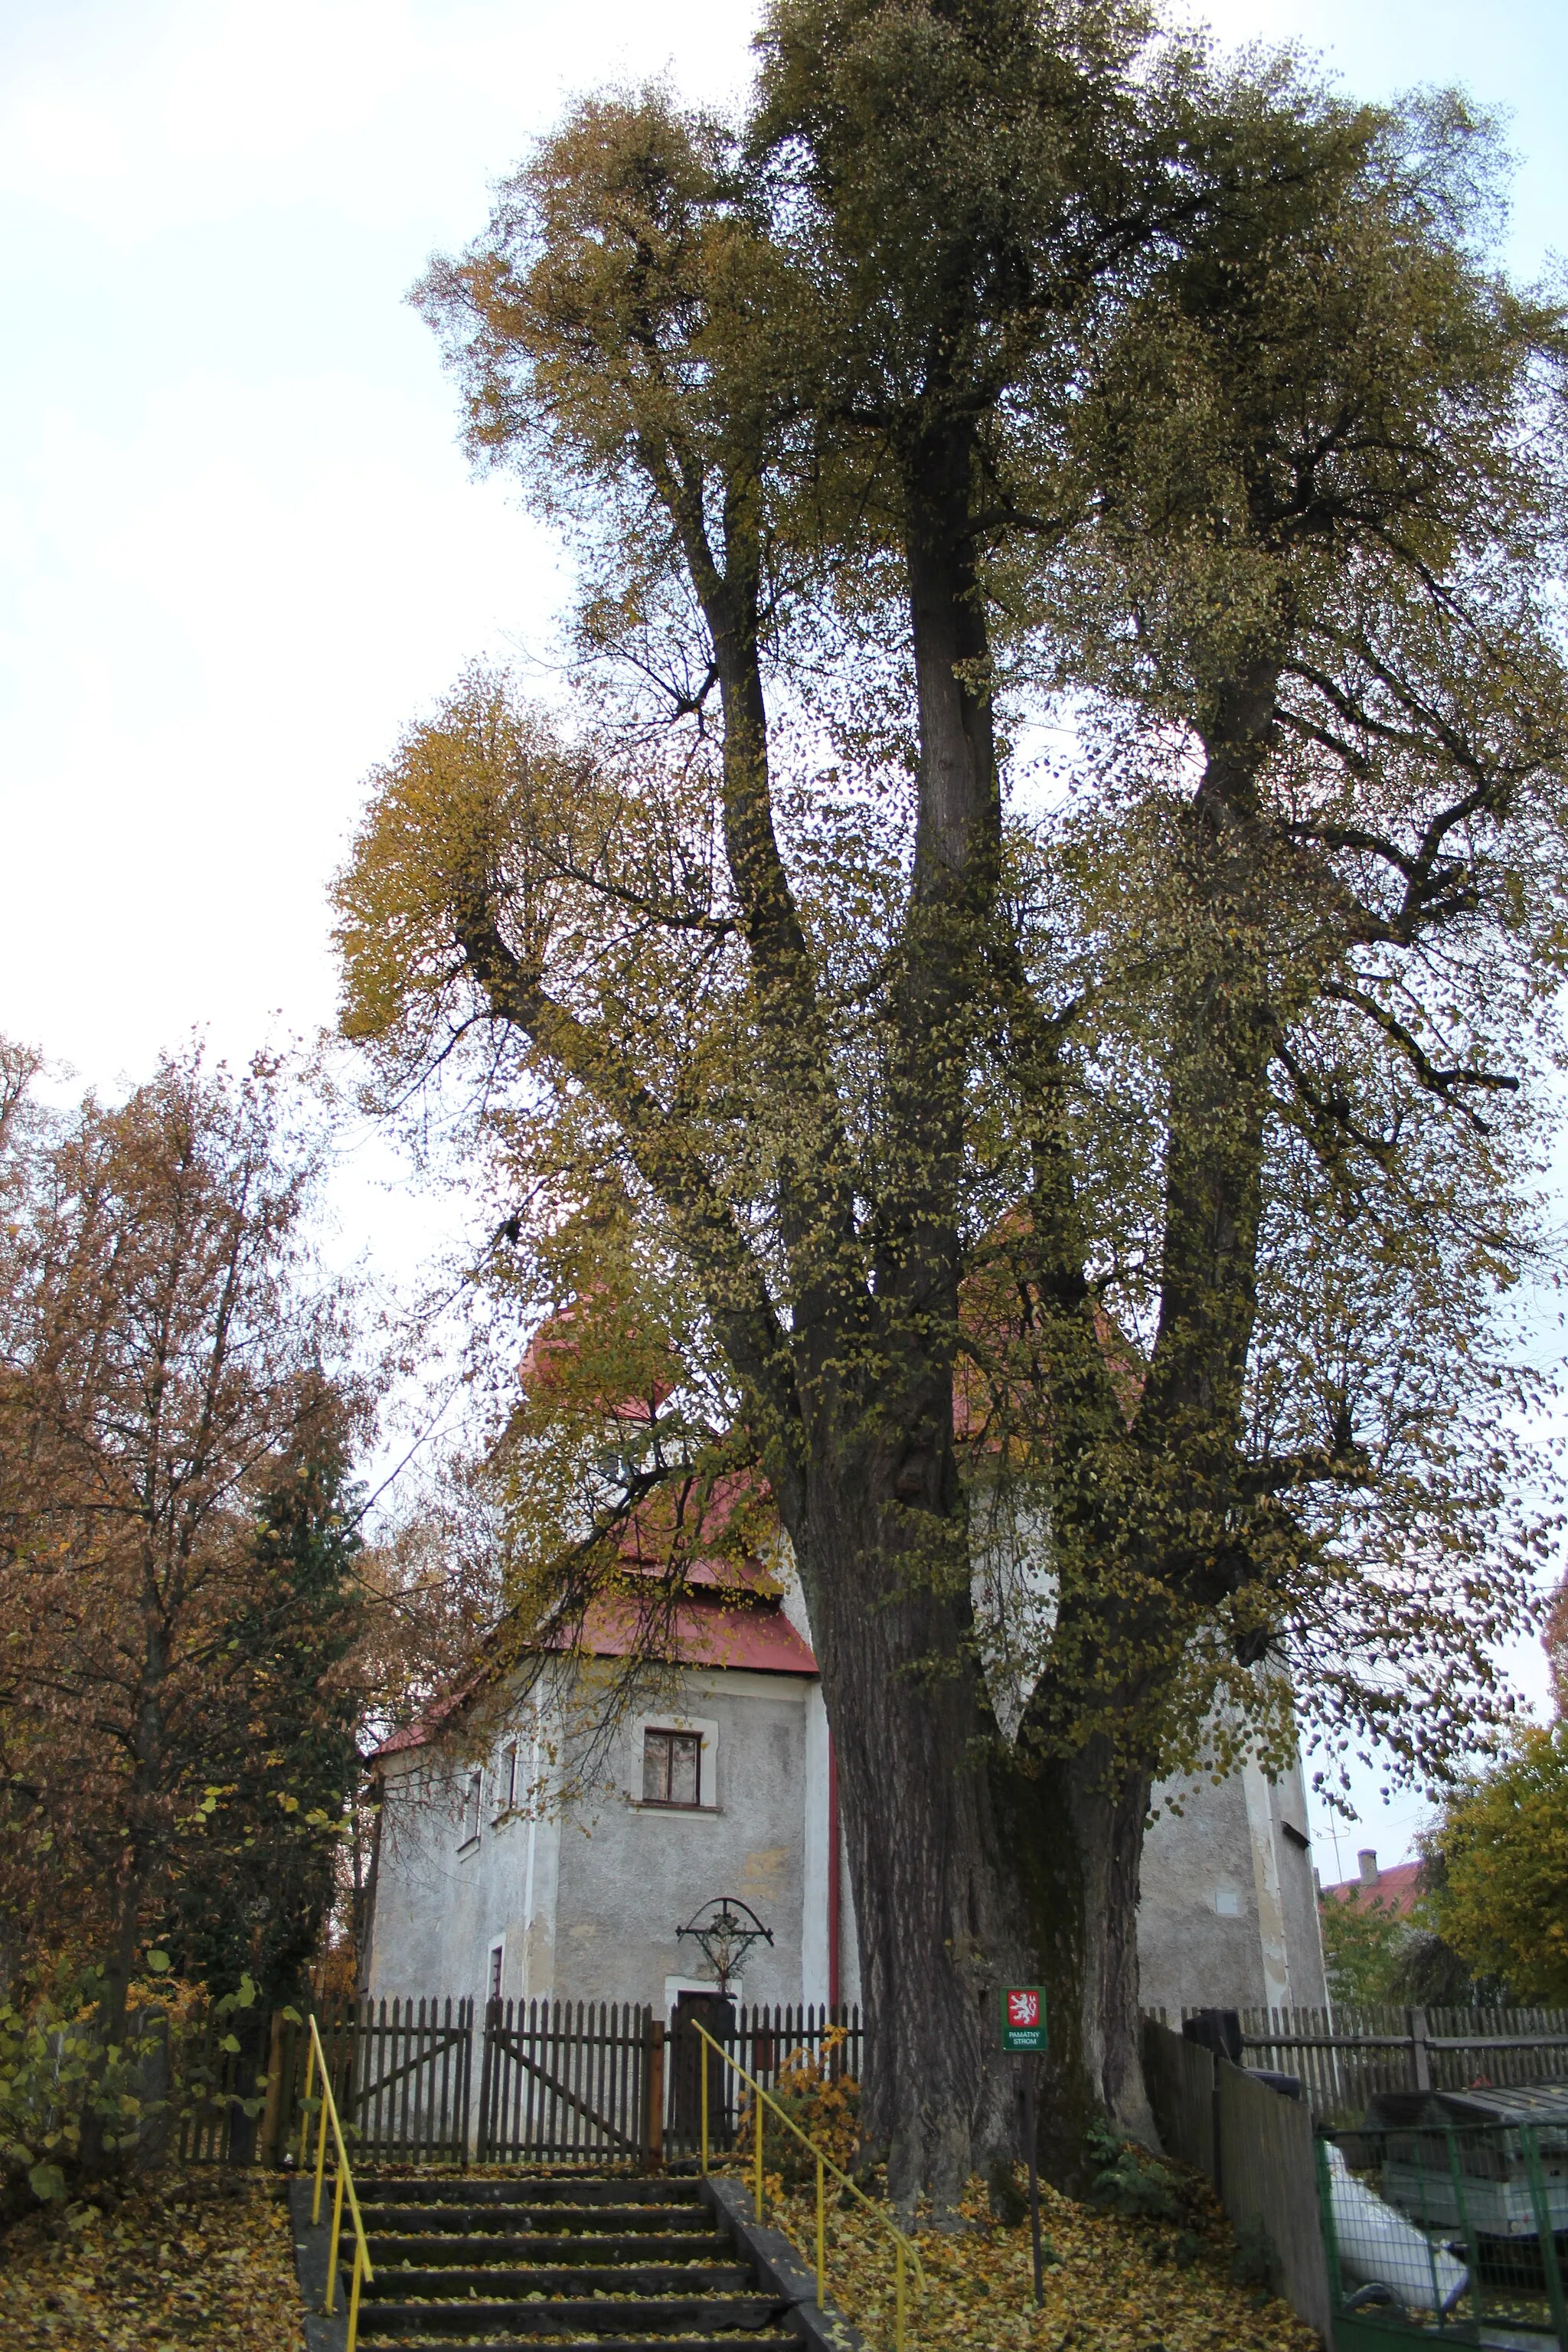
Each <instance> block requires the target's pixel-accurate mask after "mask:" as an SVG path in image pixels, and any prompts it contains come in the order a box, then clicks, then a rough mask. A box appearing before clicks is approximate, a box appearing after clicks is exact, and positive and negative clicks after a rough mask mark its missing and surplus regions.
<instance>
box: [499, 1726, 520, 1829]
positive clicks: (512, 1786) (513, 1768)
mask: <svg viewBox="0 0 1568 2352" xmlns="http://www.w3.org/2000/svg"><path fill="white" fill-rule="evenodd" d="M522 1770H523V1762H522V1742H521V1739H509V1740H508V1741H507V1743H506V1746H505V1747H504V1748H502V1749H501V1752H500V1770H499V1771H498V1772H497V1774H496V1801H495V1811H494V1812H493V1814H492V1816H491V1820H492V1823H493V1824H494V1825H497V1826H499V1824H500V1822H507V1821H510V1819H511V1816H512V1814H513V1813H514V1812H515V1811H517V1784H518V1781H519V1780H520V1779H521V1775H522ZM503 1784H504V1786H505V1789H506V1796H505V1798H504V1800H503V1798H502V1796H501V1789H502V1786H503Z"/></svg>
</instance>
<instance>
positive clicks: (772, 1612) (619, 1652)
mask: <svg viewBox="0 0 1568 2352" xmlns="http://www.w3.org/2000/svg"><path fill="white" fill-rule="evenodd" d="M637 1613H638V1612H637V1605H636V1603H635V1602H633V1601H626V1600H622V1599H619V1598H616V1599H605V1600H603V1601H594V1602H593V1603H591V1605H590V1607H589V1609H588V1612H587V1614H586V1616H585V1618H584V1622H583V1634H582V1647H583V1648H584V1650H586V1651H587V1653H588V1654H589V1655H590V1656H591V1657H595V1658H625V1657H629V1656H630V1654H631V1653H632V1650H633V1648H634V1647H635V1645H636V1634H637ZM671 1630H672V1632H673V1633H674V1636H675V1639H674V1642H673V1643H672V1644H671V1648H672V1650H673V1653H674V1659H675V1663H677V1664H680V1665H683V1666H721V1667H733V1668H736V1669H740V1668H742V1667H743V1668H744V1669H745V1670H746V1671H747V1672H748V1673H750V1674H753V1675H814V1674H816V1659H815V1658H814V1657H813V1655H812V1654H811V1651H810V1649H809V1647H808V1646H807V1644H806V1643H805V1642H804V1641H803V1640H802V1639H801V1637H800V1635H799V1634H798V1633H796V1632H795V1627H794V1626H793V1625H792V1624H791V1623H790V1622H789V1619H788V1618H787V1617H786V1616H785V1615H784V1611H783V1610H782V1609H780V1608H779V1607H778V1606H777V1604H776V1603H775V1604H774V1605H773V1607H771V1608H770V1607H766V1606H764V1607H763V1608H760V1609H758V1608H739V1609H732V1608H730V1607H728V1606H727V1605H726V1604H724V1603H723V1602H720V1603H717V1604H715V1603H714V1602H712V1601H677V1602H676V1604H675V1609H674V1612H673V1622H672V1628H671Z"/></svg>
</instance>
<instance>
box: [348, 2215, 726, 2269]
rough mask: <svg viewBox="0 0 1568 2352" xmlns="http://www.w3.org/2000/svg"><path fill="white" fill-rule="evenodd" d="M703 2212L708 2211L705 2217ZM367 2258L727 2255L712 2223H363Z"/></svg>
mask: <svg viewBox="0 0 1568 2352" xmlns="http://www.w3.org/2000/svg"><path fill="white" fill-rule="evenodd" d="M704 2218H707V2217H704ZM365 2234H366V2236H367V2237H368V2238H369V2240H370V2258H371V2261H372V2262H373V2263H374V2264H375V2267H376V2268H377V2270H379V2269H380V2268H381V2265H382V2264H383V2263H426V2264H432V2263H463V2262H468V2260H470V2258H471V2259H472V2260H473V2261H475V2262H481V2263H494V2262H500V2261H502V2260H506V2261H510V2262H514V2263H527V2262H550V2263H709V2262H715V2263H721V2262H725V2261H727V2260H729V2259H730V2258H731V2244H730V2241H729V2239H728V2238H725V2237H722V2236H721V2234H720V2232H719V2231H717V2230H715V2229H713V2228H712V2227H711V2225H710V2227H709V2228H708V2229H707V2230H706V2231H701V2230H692V2231H689V2232H688V2233H687V2234H686V2235H685V2236H684V2237H681V2236H677V2235H675V2234H673V2233H671V2234H669V2235H663V2234H659V2235H656V2234H655V2233H654V2231H651V2230H650V2231H647V2232H646V2233H642V2234H639V2233H637V2231H630V2232H628V2233H627V2234H626V2236H625V2237H610V2236H608V2235H605V2236H600V2235H599V2233H598V2232H597V2231H594V2232H592V2233H589V2232H586V2231H584V2233H583V2234H582V2235H578V2234H577V2233H576V2232H571V2233H567V2232H565V2231H563V2232H561V2233H560V2234H557V2233H555V2232H553V2231H540V2232H538V2233H531V2234H529V2235H527V2236H524V2237H519V2236H512V2235H509V2234H508V2233H507V2232H506V2231H501V2230H495V2231H490V2230H454V2231H449V2232H443V2233H441V2234H439V2235H437V2233H436V2232H434V2231H431V2232H429V2233H426V2231H422V2230H414V2231H405V2232H398V2233H394V2232H392V2231H385V2232H383V2231H378V2230H375V2229H374V2228H367V2230H366V2232H365Z"/></svg>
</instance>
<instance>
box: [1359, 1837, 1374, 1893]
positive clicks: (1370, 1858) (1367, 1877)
mask: <svg viewBox="0 0 1568 2352" xmlns="http://www.w3.org/2000/svg"><path fill="white" fill-rule="evenodd" d="M1356 1860H1357V1862H1358V1863H1359V1864H1361V1883H1362V1885H1363V1886H1375V1885H1377V1848H1376V1847H1375V1846H1373V1845H1363V1847H1362V1849H1361V1852H1360V1853H1358V1854H1357V1855H1356Z"/></svg>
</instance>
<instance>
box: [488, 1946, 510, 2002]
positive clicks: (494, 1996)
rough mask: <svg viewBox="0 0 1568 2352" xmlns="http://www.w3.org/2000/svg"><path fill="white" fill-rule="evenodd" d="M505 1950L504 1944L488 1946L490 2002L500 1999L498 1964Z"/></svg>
mask: <svg viewBox="0 0 1568 2352" xmlns="http://www.w3.org/2000/svg"><path fill="white" fill-rule="evenodd" d="M505 1950H506V1947H505V1945H504V1944H492V1945H491V1946H490V1999H491V2000H500V1964H501V1956H502V1954H503V1953H504V1952H505Z"/></svg>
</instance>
